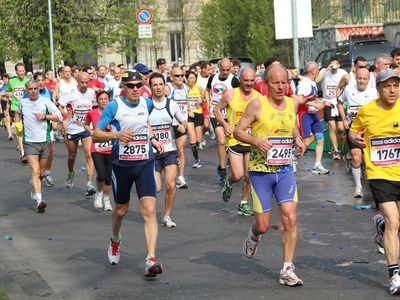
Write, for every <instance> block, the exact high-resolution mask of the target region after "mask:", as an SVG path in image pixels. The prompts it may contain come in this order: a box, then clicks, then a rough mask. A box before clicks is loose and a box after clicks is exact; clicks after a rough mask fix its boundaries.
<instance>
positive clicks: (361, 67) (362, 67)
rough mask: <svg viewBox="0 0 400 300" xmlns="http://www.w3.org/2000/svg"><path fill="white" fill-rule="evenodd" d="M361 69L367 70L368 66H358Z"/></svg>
mask: <svg viewBox="0 0 400 300" xmlns="http://www.w3.org/2000/svg"><path fill="white" fill-rule="evenodd" d="M358 68H359V69H364V68H367V66H358Z"/></svg>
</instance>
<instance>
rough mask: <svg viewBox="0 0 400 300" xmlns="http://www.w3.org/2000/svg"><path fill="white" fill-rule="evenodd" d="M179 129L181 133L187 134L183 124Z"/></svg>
mask: <svg viewBox="0 0 400 300" xmlns="http://www.w3.org/2000/svg"><path fill="white" fill-rule="evenodd" d="M177 129H178V131H179V132H180V133H185V131H186V128H185V126H183V125H182V124H179V125H178V128H177Z"/></svg>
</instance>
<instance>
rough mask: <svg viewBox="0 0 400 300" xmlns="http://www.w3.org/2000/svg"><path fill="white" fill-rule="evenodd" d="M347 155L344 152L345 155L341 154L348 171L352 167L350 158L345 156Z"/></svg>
mask: <svg viewBox="0 0 400 300" xmlns="http://www.w3.org/2000/svg"><path fill="white" fill-rule="evenodd" d="M347 155H348V154H346V155H343V160H344V162H345V163H346V169H347V170H348V171H351V169H352V163H351V161H352V160H351V158H348V157H347Z"/></svg>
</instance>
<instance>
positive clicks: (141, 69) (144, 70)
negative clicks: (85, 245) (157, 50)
mask: <svg viewBox="0 0 400 300" xmlns="http://www.w3.org/2000/svg"><path fill="white" fill-rule="evenodd" d="M135 70H136V71H138V72H140V73H142V74H146V73H149V72H150V70H149V68H148V67H147V66H145V65H144V64H141V63H139V64H136V66H135Z"/></svg>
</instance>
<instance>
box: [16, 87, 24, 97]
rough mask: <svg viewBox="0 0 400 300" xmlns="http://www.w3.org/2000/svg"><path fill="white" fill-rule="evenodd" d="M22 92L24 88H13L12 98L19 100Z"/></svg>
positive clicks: (22, 95)
mask: <svg viewBox="0 0 400 300" xmlns="http://www.w3.org/2000/svg"><path fill="white" fill-rule="evenodd" d="M24 91H25V88H24V87H22V86H20V87H15V88H14V97H15V99H17V100H21V99H22V98H23V97H24Z"/></svg>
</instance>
